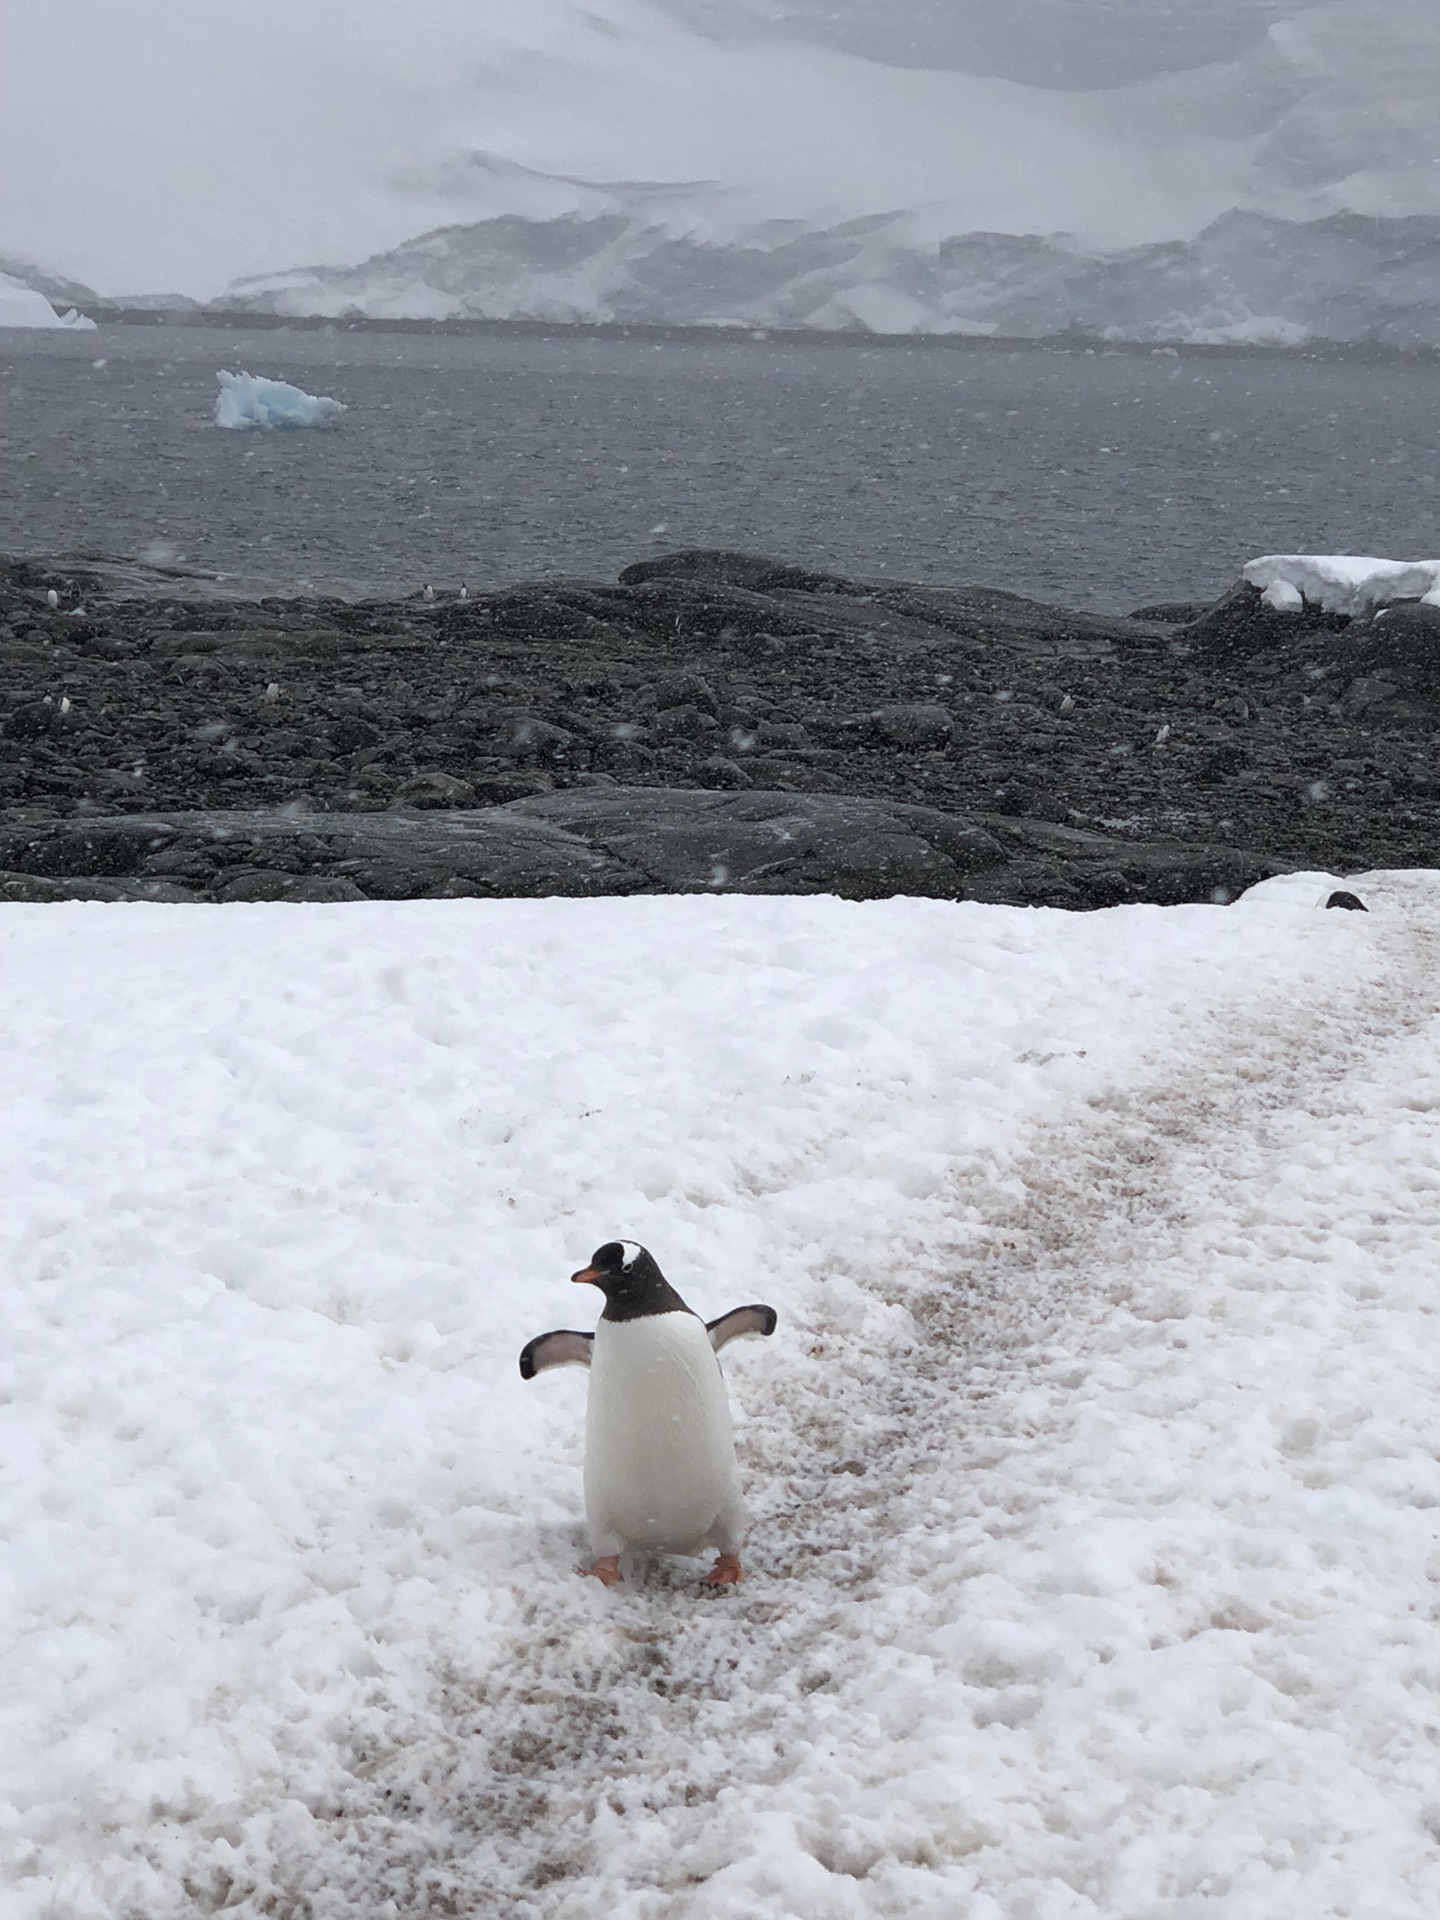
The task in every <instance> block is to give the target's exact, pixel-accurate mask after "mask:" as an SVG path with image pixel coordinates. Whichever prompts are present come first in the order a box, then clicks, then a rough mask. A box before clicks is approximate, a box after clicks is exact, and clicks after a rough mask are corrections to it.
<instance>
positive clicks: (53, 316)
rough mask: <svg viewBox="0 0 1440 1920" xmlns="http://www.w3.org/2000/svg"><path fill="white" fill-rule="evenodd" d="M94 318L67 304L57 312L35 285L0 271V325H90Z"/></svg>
mask: <svg viewBox="0 0 1440 1920" xmlns="http://www.w3.org/2000/svg"><path fill="white" fill-rule="evenodd" d="M94 325H95V322H94V321H93V320H91V319H89V318H87V316H86V315H85V314H83V313H77V312H76V311H75V309H74V307H71V308H70V310H69V312H68V313H64V314H59V313H57V312H56V311H55V309H54V307H52V306H51V304H50V302H49V301H48V300H47V299H46V298H45V296H44V294H43V293H41V292H40V291H39V290H38V289H37V288H35V287H27V286H26V284H25V282H24V281H23V280H17V279H15V278H14V276H13V275H11V274H8V273H0V327H93V326H94Z"/></svg>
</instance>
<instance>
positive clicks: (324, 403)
mask: <svg viewBox="0 0 1440 1920" xmlns="http://www.w3.org/2000/svg"><path fill="white" fill-rule="evenodd" d="M215 378H216V379H217V380H218V381H219V382H220V392H219V394H218V396H217V397H216V401H215V424H216V426H217V427H322V426H325V425H327V424H328V423H329V422H330V421H332V420H338V419H339V417H340V415H341V414H342V413H344V411H345V406H344V402H343V401H340V400H331V399H329V398H328V397H327V396H326V395H324V394H314V393H306V392H305V390H304V389H303V388H302V387H292V386H291V385H290V383H289V382H288V381H286V380H267V379H265V378H264V377H263V375H261V374H257V373H224V372H221V373H217V374H216V375H215Z"/></svg>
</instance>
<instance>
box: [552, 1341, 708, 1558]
mask: <svg viewBox="0 0 1440 1920" xmlns="http://www.w3.org/2000/svg"><path fill="white" fill-rule="evenodd" d="M585 1512H586V1517H587V1519H588V1520H589V1523H590V1537H591V1542H592V1544H593V1545H594V1548H595V1551H596V1552H597V1553H601V1554H607V1553H623V1552H624V1551H625V1550H626V1549H627V1548H636V1549H640V1550H642V1551H646V1550H648V1551H650V1552H657V1553H698V1552H700V1551H701V1550H702V1549H703V1548H704V1547H706V1546H713V1547H715V1548H716V1549H717V1551H719V1552H721V1553H734V1552H736V1551H737V1550H738V1548H739V1545H740V1535H741V1533H742V1532H743V1529H744V1521H745V1514H744V1506H743V1503H742V1501H741V1497H740V1475H739V1470H738V1468H737V1465H736V1461H735V1442H734V1438H733V1436H732V1434H731V1431H730V1405H729V1400H728V1398H727V1396H726V1392H725V1381H724V1378H723V1376H722V1375H721V1372H720V1363H719V1361H718V1360H717V1359H716V1358H715V1353H714V1350H713V1348H712V1347H711V1345H710V1336H709V1334H708V1333H707V1332H706V1330H705V1324H704V1322H703V1321H702V1320H699V1319H697V1317H696V1316H695V1315H694V1314H693V1313H653V1314H645V1315H643V1316H642V1317H641V1318H639V1319H637V1320H601V1322H600V1324H599V1326H598V1327H597V1328H596V1329H595V1346H594V1352H593V1355H592V1358H591V1362H590V1397H589V1403H588V1405H587V1408H586V1418H585Z"/></svg>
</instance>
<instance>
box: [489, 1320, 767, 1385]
mask: <svg viewBox="0 0 1440 1920" xmlns="http://www.w3.org/2000/svg"><path fill="white" fill-rule="evenodd" d="M742 1311H743V1309H742ZM594 1345H595V1336H594V1334H593V1333H574V1332H572V1331H571V1330H570V1329H569V1328H568V1327H560V1328H557V1330H556V1331H555V1332H554V1333H539V1334H536V1336H535V1338H534V1339H533V1340H531V1341H529V1342H528V1344H527V1345H526V1346H524V1347H523V1348H522V1349H521V1352H520V1378H521V1379H522V1380H533V1379H534V1378H535V1376H536V1374H537V1373H547V1372H548V1371H549V1370H550V1368H551V1367H588V1366H589V1364H590V1353H591V1349H592V1348H593V1347H594Z"/></svg>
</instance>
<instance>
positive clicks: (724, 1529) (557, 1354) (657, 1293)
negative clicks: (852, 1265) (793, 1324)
mask: <svg viewBox="0 0 1440 1920" xmlns="http://www.w3.org/2000/svg"><path fill="white" fill-rule="evenodd" d="M570 1277H571V1279H572V1281H574V1282H576V1283H577V1284H581V1285H586V1286H594V1287H598V1288H599V1289H600V1291H601V1293H603V1294H604V1296H605V1306H604V1309H603V1311H602V1312H601V1315H600V1320H599V1324H598V1325H597V1326H596V1328H595V1331H594V1333H593V1334H590V1333H583V1332H578V1331H576V1330H574V1329H571V1328H559V1329H557V1330H556V1331H555V1332H553V1333H542V1334H541V1335H540V1336H539V1337H538V1338H537V1339H534V1340H532V1341H530V1342H529V1343H528V1345H527V1346H526V1347H525V1349H524V1351H523V1352H522V1353H521V1355H520V1374H521V1378H522V1379H525V1380H533V1379H534V1378H535V1376H536V1375H537V1374H539V1373H544V1372H547V1371H548V1370H549V1369H550V1368H552V1367H565V1366H583V1367H588V1369H589V1372H590V1383H589V1394H588V1399H587V1403H586V1419H585V1515H586V1520H587V1523H588V1526H589V1531H590V1541H591V1545H592V1547H593V1549H594V1552H595V1556H596V1557H595V1562H594V1564H593V1565H592V1566H590V1567H587V1568H586V1572H587V1573H590V1574H593V1575H594V1576H595V1578H596V1579H598V1580H600V1581H602V1582H603V1583H604V1584H605V1585H606V1586H617V1585H618V1584H619V1582H620V1556H621V1554H622V1553H625V1552H641V1553H700V1552H703V1551H704V1550H705V1549H706V1548H707V1547H711V1548H713V1549H714V1550H715V1553H716V1560H715V1564H714V1566H713V1567H712V1568H711V1569H710V1572H709V1574H708V1575H707V1582H708V1584H709V1585H711V1586H717V1587H723V1586H733V1585H735V1584H736V1583H737V1582H738V1581H740V1580H742V1579H743V1578H744V1570H743V1568H742V1567H741V1564H740V1543H741V1540H742V1538H743V1535H744V1531H745V1506H744V1500H743V1498H742V1496H741V1491H740V1472H739V1466H738V1463H737V1461H736V1458H735V1442H734V1437H733V1435H732V1432H731V1427H730V1403H729V1398H728V1396H727V1394H726V1391H725V1380H724V1376H723V1374H722V1373H721V1371H720V1365H719V1362H718V1360H717V1358H716V1355H717V1354H718V1352H719V1351H720V1349H721V1348H722V1347H724V1346H725V1345H726V1344H727V1343H728V1342H729V1341H731V1340H734V1339H737V1338H739V1337H741V1336H742V1335H745V1334H759V1335H762V1336H765V1335H769V1334H771V1333H773V1332H774V1331H775V1326H776V1319H777V1316H776V1313H775V1309H774V1308H773V1307H767V1306H763V1305H752V1306H744V1307H735V1308H733V1309H732V1310H731V1311H730V1312H729V1313H726V1314H722V1315H721V1317H720V1318H719V1319H718V1320H712V1321H710V1322H709V1323H708V1324H707V1323H706V1322H704V1321H702V1320H701V1319H700V1317H699V1315H698V1314H696V1313H694V1312H693V1311H692V1310H691V1309H690V1307H688V1306H687V1305H686V1303H685V1301H684V1300H683V1299H682V1298H681V1297H680V1295H679V1294H678V1293H677V1292H676V1290H675V1289H674V1287H672V1286H671V1284H670V1282H669V1281H668V1280H667V1279H666V1278H665V1275H664V1274H663V1273H662V1272H661V1271H660V1268H659V1266H658V1264H657V1263H656V1261H655V1259H654V1256H653V1255H652V1254H651V1253H650V1252H649V1251H648V1249H647V1248H645V1247H642V1246H640V1245H639V1244H638V1242H636V1241H633V1240H608V1241H606V1242H605V1244H604V1245H603V1246H601V1247H597V1248H596V1250H595V1252H594V1253H593V1254H592V1255H591V1256H590V1263H589V1265H588V1266H586V1267H582V1268H580V1270H579V1271H578V1272H576V1273H573V1274H572V1275H571V1276H570Z"/></svg>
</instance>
